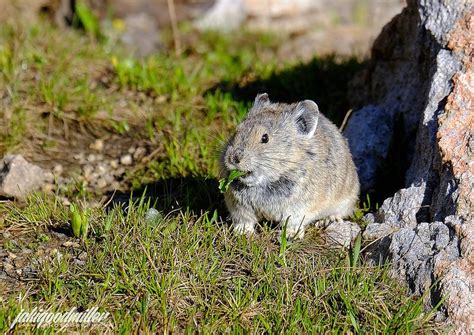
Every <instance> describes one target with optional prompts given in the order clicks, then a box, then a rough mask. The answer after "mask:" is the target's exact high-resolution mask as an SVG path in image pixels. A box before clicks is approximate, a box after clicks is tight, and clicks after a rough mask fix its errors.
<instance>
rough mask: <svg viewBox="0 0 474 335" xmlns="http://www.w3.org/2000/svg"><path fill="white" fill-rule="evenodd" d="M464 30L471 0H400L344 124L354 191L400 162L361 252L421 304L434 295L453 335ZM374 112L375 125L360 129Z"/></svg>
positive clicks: (460, 259) (470, 84)
mask: <svg viewBox="0 0 474 335" xmlns="http://www.w3.org/2000/svg"><path fill="white" fill-rule="evenodd" d="M473 38H474V5H473V2H472V1H469V0H451V1H442V0H431V1H428V0H409V1H408V4H407V7H406V8H405V9H404V10H403V12H402V13H401V14H400V15H398V16H397V17H395V18H394V19H393V20H392V21H391V22H390V23H389V24H388V25H387V26H386V27H385V28H384V29H383V31H382V33H381V34H380V35H379V37H378V38H377V40H376V41H375V43H374V46H373V50H372V58H371V60H370V63H369V66H368V67H367V69H366V70H365V71H364V72H363V73H361V74H360V75H359V76H358V77H357V79H356V80H355V81H354V83H353V94H352V96H353V97H354V101H353V102H354V104H355V105H358V106H361V107H362V108H361V109H360V110H358V111H355V112H354V115H353V117H352V119H351V120H350V121H349V123H348V126H347V130H346V136H348V139H349V142H350V144H351V149H352V150H353V154H354V159H355V161H356V163H357V165H358V168H359V172H360V174H361V182H362V183H363V185H362V188H363V189H365V190H370V189H371V188H372V187H373V186H374V182H375V180H379V182H380V176H385V177H384V178H385V180H384V179H382V180H381V182H382V184H383V183H384V182H386V183H389V182H391V180H388V179H390V178H391V175H390V173H391V171H392V170H391V169H393V171H395V170H396V168H397V167H398V168H400V164H402V163H401V162H406V163H407V166H406V169H405V173H404V176H403V177H404V178H403V180H402V181H401V182H400V184H399V185H398V188H399V190H398V191H396V192H395V194H393V196H391V197H390V198H388V199H386V200H385V201H384V202H383V204H382V206H381V207H380V209H379V210H378V211H377V212H376V213H374V214H371V215H368V216H367V219H368V221H369V225H368V227H367V229H366V230H365V232H364V237H365V238H366V239H369V240H376V241H377V242H376V243H374V245H373V248H372V249H371V251H370V255H371V257H373V259H376V260H388V261H390V262H391V263H392V266H393V273H394V274H395V275H396V276H398V277H399V278H400V279H401V280H404V281H405V282H406V283H407V286H408V287H409V288H410V289H411V290H412V292H413V293H416V294H426V299H425V303H426V305H427V307H429V306H433V305H435V304H437V303H438V302H439V301H440V300H441V299H442V297H444V298H445V301H444V304H443V308H442V310H441V312H442V313H444V314H445V315H447V316H448V321H449V322H450V323H451V324H452V326H453V328H452V329H453V332H455V333H460V334H461V333H466V334H468V333H472V332H474V223H473V222H474V215H473V213H474V190H473V188H474V187H473V186H474V164H473V162H474V154H473V151H474V136H473V130H472V129H473V128H472V127H473V126H472V125H473V124H474V112H473V110H474V107H473V106H474V105H473V97H474V75H473V69H474V64H473V54H474V43H473ZM374 118H375V119H376V120H380V122H381V126H380V127H377V126H376V127H375V128H372V127H369V128H370V129H367V124H366V121H367V120H368V122H369V124H370V123H374V124H376V121H374ZM397 125H398V127H397ZM397 128H398V129H397ZM395 148H396V150H395ZM365 158H368V159H367V160H365ZM367 165H369V166H367ZM382 170H383V171H382ZM438 317H442V315H441V314H440V315H438Z"/></svg>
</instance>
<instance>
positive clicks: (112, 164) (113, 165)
mask: <svg viewBox="0 0 474 335" xmlns="http://www.w3.org/2000/svg"><path fill="white" fill-rule="evenodd" d="M109 164H110V167H111V168H112V169H116V168H118V166H119V162H118V160H116V159H112V160H111V161H110V162H109Z"/></svg>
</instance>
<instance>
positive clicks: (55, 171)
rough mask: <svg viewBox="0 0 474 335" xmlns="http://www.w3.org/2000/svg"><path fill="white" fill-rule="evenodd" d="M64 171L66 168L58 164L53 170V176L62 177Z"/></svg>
mask: <svg viewBox="0 0 474 335" xmlns="http://www.w3.org/2000/svg"><path fill="white" fill-rule="evenodd" d="M63 170H64V168H63V166H62V165H61V164H56V165H55V166H54V168H53V174H54V175H55V176H60V175H62V173H63Z"/></svg>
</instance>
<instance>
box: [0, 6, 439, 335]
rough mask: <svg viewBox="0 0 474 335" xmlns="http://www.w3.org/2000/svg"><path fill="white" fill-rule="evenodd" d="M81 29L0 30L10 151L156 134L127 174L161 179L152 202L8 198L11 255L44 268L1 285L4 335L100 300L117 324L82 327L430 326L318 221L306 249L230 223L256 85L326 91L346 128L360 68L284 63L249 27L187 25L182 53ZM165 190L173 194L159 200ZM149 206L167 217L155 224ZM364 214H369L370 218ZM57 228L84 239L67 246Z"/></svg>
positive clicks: (0, 217)
mask: <svg viewBox="0 0 474 335" xmlns="http://www.w3.org/2000/svg"><path fill="white" fill-rule="evenodd" d="M84 15H85V16H86V17H87V13H86V14H84ZM83 25H84V23H83ZM84 28H86V33H85V34H84V33H81V32H80V31H72V30H61V31H60V30H57V29H56V28H53V27H51V26H50V25H48V24H47V23H39V24H36V25H33V26H30V25H22V24H18V23H13V24H5V25H3V26H2V27H0V70H1V74H0V92H2V96H3V98H2V99H3V100H2V103H3V108H2V109H1V110H0V155H3V154H4V153H6V152H20V153H22V154H24V155H26V156H27V157H28V158H30V159H31V160H33V161H40V162H44V161H47V160H52V161H53V162H62V161H63V160H67V159H68V158H69V157H70V156H71V155H72V152H78V151H87V150H88V149H87V148H88V144H89V143H90V141H91V139H93V138H98V137H101V136H103V135H107V134H115V135H117V136H118V138H119V139H120V140H118V141H117V142H116V143H114V144H115V145H116V146H118V147H120V146H121V145H122V143H121V142H122V141H123V142H127V141H128V143H129V142H130V141H132V142H133V141H146V142H147V143H148V144H149V145H150V146H152V147H153V148H156V153H155V156H154V159H153V160H151V161H149V162H147V163H144V164H141V165H137V166H133V167H130V169H129V171H128V173H127V175H126V178H125V179H126V180H125V181H124V182H125V183H126V185H127V186H128V187H130V188H131V189H133V188H134V189H139V188H143V187H144V186H145V185H147V184H148V183H152V182H160V183H162V184H160V186H156V185H155V188H154V189H153V188H152V187H151V186H149V187H150V188H149V189H148V193H147V195H151V197H140V198H138V199H137V200H136V201H131V202H130V203H125V204H123V205H116V206H115V207H112V208H110V206H109V207H107V208H106V206H105V205H104V204H103V203H99V204H97V202H96V200H97V197H96V196H97V195H96V194H91V193H90V190H87V189H86V188H85V187H84V185H83V184H81V183H80V182H77V183H75V184H74V183H73V184H71V185H67V186H66V187H63V188H60V189H58V190H56V193H55V194H49V195H46V194H36V195H34V196H32V197H30V198H29V199H28V200H27V202H26V204H23V205H22V204H14V203H11V202H0V231H1V232H2V233H3V232H8V233H9V234H11V235H12V236H11V237H9V238H7V237H5V238H4V237H2V235H0V241H1V242H2V248H3V249H5V250H6V251H9V252H12V253H14V254H21V253H22V250H24V249H25V248H26V249H30V250H31V251H32V253H31V255H30V256H29V257H30V258H29V262H31V264H32V265H31V266H32V267H33V268H34V270H35V271H37V274H36V277H35V280H33V281H26V282H20V281H19V282H17V283H16V284H14V285H13V284H11V285H7V284H5V285H6V286H0V287H4V288H5V290H4V292H2V294H1V296H0V304H1V305H0V331H6V330H7V329H8V327H9V325H10V324H11V322H12V320H13V319H14V317H15V316H16V315H17V314H18V312H19V310H20V309H21V308H23V309H25V310H31V309H33V308H34V307H43V308H52V309H53V310H55V311H60V312H64V311H68V310H69V309H70V308H72V307H83V308H89V307H93V306H99V307H100V308H101V309H102V310H106V311H108V312H110V313H111V314H112V317H111V318H110V324H108V325H107V326H106V327H108V328H100V327H103V326H94V327H95V328H92V329H87V328H86V329H80V330H82V331H87V330H91V331H93V332H98V333H100V332H102V331H104V329H105V330H108V331H110V332H112V331H113V332H114V333H115V332H118V333H124V334H125V333H138V332H145V333H153V332H160V333H161V332H174V333H177V332H187V333H193V332H196V331H198V332H203V333H221V332H227V333H228V332H232V333H247V332H250V333H265V332H266V333H301V332H312V333H322V332H329V333H380V332H384V333H413V332H416V331H421V330H429V329H431V327H432V326H433V324H432V321H431V319H432V314H431V313H427V314H426V313H423V308H422V307H423V306H422V298H409V297H407V296H406V292H405V290H404V289H403V288H402V287H401V286H400V285H399V284H398V283H396V282H394V281H393V280H392V279H390V277H389V271H388V268H385V267H376V266H371V265H369V264H368V263H367V262H366V261H365V260H364V258H363V257H362V256H361V255H360V253H359V251H358V248H355V249H354V250H351V251H349V252H343V251H341V252H334V251H332V250H326V249H325V247H323V246H322V244H321V241H319V238H318V232H317V231H316V230H312V231H310V232H309V233H308V234H307V238H305V240H303V241H300V242H294V243H289V241H286V240H285V239H283V240H282V241H281V242H278V238H277V232H276V231H275V230H272V229H270V228H268V227H266V226H263V227H262V233H261V234H259V235H258V236H254V237H252V238H245V237H242V236H236V235H234V234H233V233H232V232H231V230H230V228H229V225H228V222H225V220H224V219H223V217H225V215H226V212H225V210H224V209H223V208H222V195H220V193H219V190H218V183H217V177H218V174H219V171H218V165H217V157H218V154H219V150H218V149H219V147H221V146H222V143H223V142H224V141H225V139H226V138H227V137H228V136H229V135H230V133H231V131H232V129H233V128H234V127H235V126H236V124H237V123H238V122H239V121H240V120H241V119H242V118H243V117H244V116H245V113H246V111H247V109H248V107H249V106H250V104H251V102H252V101H253V98H254V97H255V94H256V93H258V92H260V93H261V92H264V91H267V92H268V93H269V94H270V98H272V99H274V100H281V101H284V100H285V99H286V100H297V99H300V98H312V99H315V100H316V101H317V102H318V103H319V105H320V107H321V109H322V111H323V112H326V114H327V115H329V116H330V117H331V118H332V119H333V120H335V121H336V122H337V123H338V122H339V121H340V120H342V118H343V116H344V114H345V113H346V111H347V109H348V107H349V106H348V102H347V98H346V92H347V81H348V79H349V78H350V77H351V75H352V74H353V73H354V72H355V71H356V70H357V69H359V68H360V64H359V62H358V61H356V60H355V59H349V60H337V59H336V58H334V57H329V58H324V59H318V58H316V59H314V60H313V61H311V62H309V63H308V64H286V63H284V62H281V61H279V60H277V59H275V58H274V57H273V55H274V50H275V48H276V46H277V44H278V43H279V40H278V38H276V37H272V36H266V35H265V36H264V35H254V34H249V33H239V34H234V35H232V36H225V35H217V34H204V35H200V36H193V35H192V33H190V36H191V37H192V38H191V41H190V42H188V43H186V44H185V46H184V51H183V53H182V54H181V55H180V56H176V55H175V54H174V53H171V52H170V53H167V52H163V53H161V54H159V55H156V56H153V57H149V58H146V59H143V60H137V59H135V58H133V57H131V56H130V55H128V54H127V53H126V51H125V50H123V49H120V47H118V46H113V45H111V44H110V43H109V41H107V40H106V38H105V37H102V36H101V38H97V35H100V34H99V33H100V32H98V31H97V27H95V25H94V23H90V24H89V26H88V27H86V25H84ZM257 42H258V43H257ZM125 149H126V147H125ZM174 181H176V183H177V185H175V184H173V182H174ZM170 185H174V187H171V186H170ZM160 187H161V188H162V189H163V192H158V193H155V194H153V191H154V190H156V189H159V188H160ZM173 192H174V193H173ZM175 193H178V194H177V195H176V194H175ZM135 194H137V192H135ZM64 197H66V198H68V199H69V201H71V202H72V203H74V204H76V205H77V206H78V208H81V210H83V211H87V220H88V223H89V226H88V232H89V234H88V236H87V238H86V239H84V238H82V239H75V238H74V237H73V233H72V231H71V222H70V220H71V218H70V210H69V205H67V204H64V201H63V198H64ZM176 198H179V199H181V200H180V201H179V204H178V205H177V204H176V201H175V200H176ZM134 199H135V198H134ZM151 199H153V201H154V203H153V206H154V207H156V208H159V209H160V210H162V212H161V215H159V216H158V217H157V218H156V219H154V220H148V221H147V220H145V213H146V212H147V210H148V208H149V207H150V206H151V205H152V204H151V203H150V202H151V201H152V200H151ZM94 203H95V205H94ZM173 206H175V207H176V206H178V208H177V209H176V208H175V207H173ZM367 206H368V207H370V203H369V204H368V205H367ZM367 206H365V207H367ZM365 207H363V208H362V210H361V211H359V212H357V217H356V218H355V219H356V220H358V221H359V222H362V215H363V211H364V210H365V209H366V208H365ZM57 232H63V233H65V234H66V235H67V237H66V238H65V239H66V240H67V241H72V242H77V243H78V246H77V247H73V248H71V247H65V246H63V244H62V242H64V241H60V242H58V238H57V237H56V235H55V233H57ZM55 249H56V251H57V252H59V253H60V254H61V255H62V256H60V257H58V256H57V255H58V254H57V252H56V251H55V252H53V251H54V250H55ZM45 250H46V251H45ZM41 252H46V254H41ZM50 253H52V254H51V255H50ZM38 260H40V261H38ZM19 330H26V331H31V330H33V328H32V327H30V326H27V327H26V328H25V327H24V326H23V327H20V328H19ZM38 332H39V333H42V332H46V333H55V332H60V331H59V329H58V328H47V329H44V330H38Z"/></svg>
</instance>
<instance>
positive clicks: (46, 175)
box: [44, 171, 54, 183]
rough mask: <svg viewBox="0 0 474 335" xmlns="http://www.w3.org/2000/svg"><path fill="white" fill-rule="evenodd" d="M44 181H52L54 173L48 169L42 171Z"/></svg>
mask: <svg viewBox="0 0 474 335" xmlns="http://www.w3.org/2000/svg"><path fill="white" fill-rule="evenodd" d="M44 181H45V182H47V183H54V174H53V173H52V172H50V171H46V172H45V173H44Z"/></svg>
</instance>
